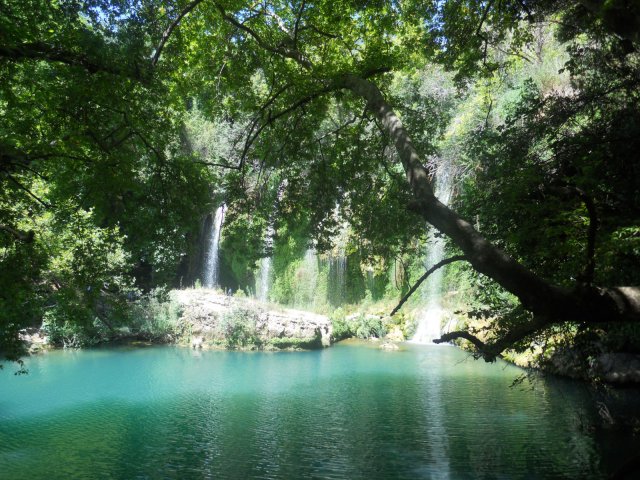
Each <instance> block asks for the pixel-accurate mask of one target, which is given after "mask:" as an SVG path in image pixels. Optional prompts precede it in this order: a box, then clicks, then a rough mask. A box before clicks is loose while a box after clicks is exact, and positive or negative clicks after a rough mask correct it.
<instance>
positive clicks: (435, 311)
mask: <svg viewBox="0 0 640 480" xmlns="http://www.w3.org/2000/svg"><path fill="white" fill-rule="evenodd" d="M452 193H453V172H452V171H451V168H450V166H449V164H448V162H442V163H440V165H438V169H437V171H436V185H435V194H436V197H438V200H440V201H441V202H442V203H444V204H445V205H448V204H449V201H450V200H451V194H452ZM444 248H445V240H444V238H443V236H442V235H439V234H438V232H436V231H435V230H432V232H431V234H430V239H429V242H428V244H427V262H426V263H427V268H431V267H432V266H433V265H435V264H436V263H438V262H440V261H441V260H443V258H444ZM426 284H427V285H426V288H423V289H422V298H423V300H424V302H425V303H426V308H425V309H424V311H423V312H422V314H421V315H420V318H419V320H418V328H417V329H416V332H415V334H414V335H413V337H412V338H411V342H414V343H433V340H434V339H435V338H439V337H440V336H441V327H440V324H441V321H442V317H443V316H444V313H445V312H444V311H443V309H442V304H441V289H442V269H438V270H436V271H435V272H433V273H432V274H431V275H430V276H429V278H428V279H427V280H426Z"/></svg>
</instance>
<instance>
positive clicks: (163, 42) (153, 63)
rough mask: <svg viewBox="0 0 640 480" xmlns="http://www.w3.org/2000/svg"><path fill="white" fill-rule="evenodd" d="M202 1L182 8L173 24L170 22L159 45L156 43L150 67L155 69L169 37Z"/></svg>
mask: <svg viewBox="0 0 640 480" xmlns="http://www.w3.org/2000/svg"><path fill="white" fill-rule="evenodd" d="M202 1H203V0H193V1H192V2H191V3H189V4H188V5H187V6H186V7H184V9H183V10H182V11H181V12H180V13H179V14H178V16H177V17H176V18H175V20H174V21H173V22H171V24H170V25H169V26H168V27H167V29H166V30H165V31H164V32H163V33H162V38H161V39H160V43H158V46H157V47H156V51H155V53H154V54H153V58H152V59H151V66H152V67H155V66H156V64H157V63H158V60H160V55H161V54H162V50H163V49H164V46H165V45H166V43H167V40H169V37H170V36H171V34H172V33H173V31H174V30H175V28H176V27H177V26H178V24H179V23H180V21H181V20H182V19H183V18H184V17H185V15H187V14H188V13H189V12H190V11H191V10H193V9H194V8H196V7H197V6H198V5H199V4H200V3H202Z"/></svg>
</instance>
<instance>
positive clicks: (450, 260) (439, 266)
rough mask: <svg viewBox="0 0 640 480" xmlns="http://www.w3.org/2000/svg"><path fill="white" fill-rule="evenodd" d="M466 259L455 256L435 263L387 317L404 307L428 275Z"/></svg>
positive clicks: (462, 256) (461, 256)
mask: <svg viewBox="0 0 640 480" xmlns="http://www.w3.org/2000/svg"><path fill="white" fill-rule="evenodd" d="M466 259H467V257H465V256H464V255H456V256H454V257H450V258H445V259H444V260H441V261H440V262H438V263H436V264H435V265H434V266H433V267H431V268H430V269H429V270H427V271H426V272H424V274H423V275H422V276H421V277H420V278H419V279H418V281H417V282H416V283H415V284H414V285H413V287H411V288H410V289H409V291H408V292H407V294H406V295H405V296H404V297H402V299H401V300H400V302H399V303H398V305H396V308H394V309H393V310H392V312H391V313H390V314H389V316H393V315H394V314H396V313H397V312H398V310H400V308H401V307H402V305H404V304H405V302H406V301H407V300H409V297H410V296H411V295H413V293H414V292H415V291H416V290H417V289H418V287H419V286H420V285H422V282H424V281H425V280H426V279H427V278H429V275H431V274H432V273H433V272H435V271H436V270H438V269H439V268H441V267H444V266H445V265H449V264H450V263H453V262H459V261H461V260H466Z"/></svg>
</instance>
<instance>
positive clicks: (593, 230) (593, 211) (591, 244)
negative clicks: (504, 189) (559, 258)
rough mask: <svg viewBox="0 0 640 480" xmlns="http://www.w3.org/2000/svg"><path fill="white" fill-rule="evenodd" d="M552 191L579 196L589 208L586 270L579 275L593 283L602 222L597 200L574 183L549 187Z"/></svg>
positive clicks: (580, 278)
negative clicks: (599, 218) (597, 244)
mask: <svg viewBox="0 0 640 480" xmlns="http://www.w3.org/2000/svg"><path fill="white" fill-rule="evenodd" d="M549 190H550V191H551V192H555V193H559V194H561V195H563V196H574V195H575V196H578V197H579V198H580V200H581V201H582V203H584V206H585V207H586V208H587V213H588V214H589V228H588V230H587V248H586V252H585V253H586V262H585V267H584V271H583V272H582V274H581V275H580V276H579V280H580V281H582V282H583V283H586V284H587V285H590V284H591V283H593V275H594V272H595V268H596V235H597V233H598V226H599V224H600V222H599V220H598V210H597V208H596V204H595V201H594V200H593V198H591V197H590V196H589V195H587V193H586V192H585V191H584V190H582V189H581V188H578V187H576V186H573V185H565V186H562V187H556V186H554V187H549Z"/></svg>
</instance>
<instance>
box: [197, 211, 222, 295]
mask: <svg viewBox="0 0 640 480" xmlns="http://www.w3.org/2000/svg"><path fill="white" fill-rule="evenodd" d="M224 209H225V205H224V203H223V204H222V205H220V206H219V207H218V208H217V209H216V212H215V214H214V216H213V223H212V225H211V231H210V234H209V235H210V236H209V242H208V249H207V256H206V262H205V268H204V278H203V282H202V283H203V285H204V286H205V287H206V288H214V287H217V286H219V283H220V278H219V277H220V231H221V230H222V222H223V221H224Z"/></svg>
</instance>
